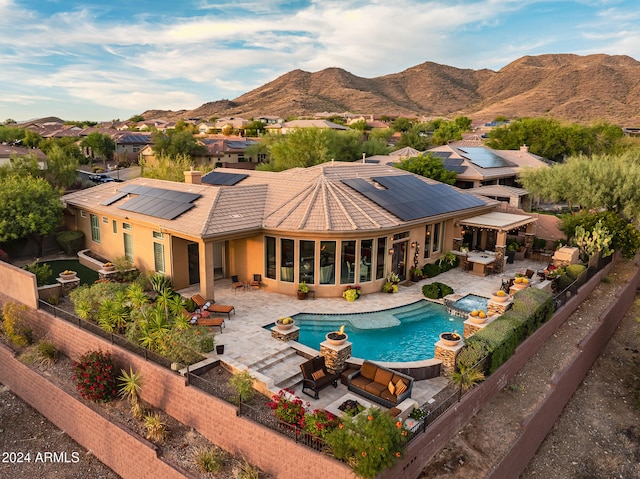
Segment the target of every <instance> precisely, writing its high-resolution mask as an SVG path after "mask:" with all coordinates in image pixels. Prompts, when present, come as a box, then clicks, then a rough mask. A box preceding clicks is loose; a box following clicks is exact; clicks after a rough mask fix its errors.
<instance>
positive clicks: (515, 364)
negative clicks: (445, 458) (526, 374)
mask: <svg viewBox="0 0 640 479" xmlns="http://www.w3.org/2000/svg"><path fill="white" fill-rule="evenodd" d="M615 263H616V261H612V262H611V263H610V264H609V265H607V266H606V267H605V268H603V269H602V270H601V271H600V272H598V273H597V274H596V275H595V276H594V277H593V278H591V280H590V281H589V282H587V283H586V284H585V285H583V286H582V288H580V289H579V290H578V293H577V294H576V295H575V296H573V297H572V298H571V299H570V300H569V301H567V303H566V304H565V306H564V307H563V308H561V309H560V310H559V311H558V312H556V314H554V315H553V317H552V318H551V319H550V320H549V321H547V322H546V323H545V324H544V325H542V326H541V327H540V328H539V329H538V330H537V331H536V332H535V333H534V334H532V335H531V336H530V337H529V338H527V339H526V340H525V341H524V342H523V343H522V344H520V346H518V348H517V349H516V352H515V354H514V355H513V356H512V357H511V358H510V359H509V361H508V362H506V363H505V364H503V365H502V366H500V367H499V368H498V369H497V370H496V371H495V372H494V373H493V374H491V375H490V376H489V377H488V378H487V379H486V380H485V381H483V382H482V383H480V384H479V385H478V386H476V387H475V388H474V389H473V390H471V391H470V392H468V393H467V394H465V395H464V396H463V397H462V399H461V400H460V401H459V402H458V403H456V404H455V405H454V406H453V407H451V408H450V409H448V410H447V411H446V412H445V413H444V414H442V415H441V416H440V417H439V418H438V419H436V420H435V421H434V422H433V423H432V424H430V425H429V427H428V428H427V431H426V433H425V434H422V435H420V436H419V437H418V438H417V439H415V440H414V441H412V442H411V444H409V447H408V448H407V451H406V453H405V456H404V457H403V458H402V460H401V461H399V462H398V463H397V464H396V466H395V467H394V468H393V469H391V470H390V471H388V472H387V473H385V474H384V478H385V479H406V478H411V477H419V476H420V473H421V471H422V469H423V468H424V467H426V465H427V464H428V463H429V461H430V460H431V458H432V457H433V456H434V455H435V454H436V453H437V452H438V451H440V450H441V449H442V448H443V447H444V446H446V444H447V443H448V442H449V441H450V440H451V438H452V437H453V436H454V435H455V434H457V433H458V431H459V430H460V429H461V428H462V427H463V426H464V425H465V424H466V423H467V422H468V421H469V420H470V419H471V418H472V417H473V416H474V415H475V414H476V413H477V412H478V411H479V410H480V409H482V407H483V406H484V405H485V404H487V403H488V402H489V401H491V400H492V399H493V398H494V397H495V396H496V395H497V394H498V393H500V391H501V390H502V389H503V388H504V387H505V386H506V385H507V384H508V383H509V381H510V380H511V379H512V378H513V377H514V376H515V375H516V374H517V373H518V371H520V369H522V367H523V366H524V365H525V364H526V363H527V361H529V360H530V359H531V358H532V357H533V356H534V355H535V354H536V353H537V352H538V350H539V349H540V348H541V347H542V346H543V345H544V343H545V342H546V341H547V340H548V339H549V337H550V336H551V335H553V334H554V333H555V331H556V330H557V329H558V328H559V327H560V326H561V325H562V324H563V323H564V322H565V321H566V320H567V319H568V318H569V317H570V316H571V315H572V314H573V312H574V311H575V310H576V308H577V307H578V306H579V305H580V304H581V303H582V302H583V301H584V300H585V299H586V298H587V297H588V296H589V294H590V293H591V292H592V291H593V290H594V289H595V288H596V286H597V285H598V284H599V283H600V281H602V278H603V277H604V276H606V275H607V274H608V273H609V272H610V271H611V269H612V268H613V267H614V265H615ZM639 283H640V270H639V271H638V272H637V273H636V275H635V276H634V277H633V278H632V280H630V281H629V282H628V283H627V285H626V287H625V288H624V292H621V293H620V296H624V298H627V299H625V301H623V302H621V304H620V307H616V308H615V312H614V311H612V310H611V308H610V309H609V310H608V311H607V313H605V314H603V315H602V318H601V320H602V323H601V324H599V325H598V326H597V327H596V328H594V330H593V331H592V332H591V334H590V337H593V338H598V334H601V333H603V332H602V331H600V328H605V329H604V330H605V331H609V332H610V335H609V336H608V337H606V338H598V343H597V344H596V343H593V344H590V347H589V355H581V358H580V360H579V364H580V366H573V364H572V366H570V367H575V368H576V370H574V369H571V370H570V371H567V372H564V374H567V373H568V374H578V375H579V374H581V373H582V371H584V374H582V376H578V377H576V378H573V379H572V381H570V382H569V383H567V384H565V383H564V382H563V383H562V384H556V386H557V389H558V391H559V393H558V395H557V396H555V397H554V398H553V401H552V402H553V403H554V405H553V407H550V409H549V410H547V409H545V410H543V411H542V413H543V414H552V412H553V411H555V410H556V408H558V407H559V411H562V408H563V407H564V406H565V405H566V403H567V402H568V400H569V399H570V398H571V396H572V395H573V393H574V392H575V390H576V389H577V387H578V386H579V385H580V383H581V382H582V379H583V378H584V375H585V374H586V372H587V371H588V370H589V368H590V367H591V365H592V364H593V362H594V361H595V359H596V358H597V357H598V355H599V354H600V353H601V352H602V350H603V349H604V347H605V346H606V344H607V342H608V340H609V338H610V336H611V334H613V331H615V328H616V327H617V325H618V324H619V321H620V320H621V318H622V317H623V316H624V314H625V312H626V311H627V310H628V308H629V306H630V304H631V302H630V301H633V296H635V291H636V288H637V286H638V284H639ZM627 295H629V296H627ZM629 297H630V299H629ZM605 324H606V326H605ZM585 341H586V340H585ZM581 344H582V343H581ZM574 363H575V361H574ZM564 374H562V375H559V376H558V378H557V381H559V380H563V379H564ZM546 407H549V406H546ZM534 414H535V413H534ZM558 414H559V412H558ZM535 419H538V418H535ZM556 419H557V414H556V415H555V416H553V417H552V418H549V419H548V420H545V421H544V422H542V423H541V424H538V423H537V422H536V420H533V421H528V422H527V423H526V424H523V427H525V428H526V427H527V426H533V424H535V430H534V429H532V430H531V431H530V433H529V434H530V435H529V436H527V440H528V441H531V443H530V444H529V443H527V442H526V441H519V443H518V444H517V445H514V446H513V448H512V449H511V450H510V451H509V453H508V457H505V458H504V459H503V460H502V462H501V463H502V464H504V465H503V466H501V467H505V468H507V467H509V466H511V467H515V468H518V467H521V468H522V469H524V467H526V465H527V464H528V463H529V461H530V460H531V458H532V457H533V454H535V451H536V450H537V449H538V447H539V445H540V443H541V442H542V440H544V438H545V437H546V435H547V433H548V432H549V430H550V429H551V427H552V426H553V424H554V422H555V421H556ZM532 422H533V424H532ZM524 445H526V446H527V447H526V449H522V450H521V449H520V447H521V446H522V447H523V446H524ZM527 454H529V455H527ZM515 458H517V460H516V459H515ZM510 463H511V464H510ZM518 465H520V466H518ZM518 474H519V473H511V471H510V470H509V471H503V470H502V469H500V470H499V471H496V473H495V474H492V475H491V476H490V477H491V478H496V479H497V478H504V477H518Z"/></svg>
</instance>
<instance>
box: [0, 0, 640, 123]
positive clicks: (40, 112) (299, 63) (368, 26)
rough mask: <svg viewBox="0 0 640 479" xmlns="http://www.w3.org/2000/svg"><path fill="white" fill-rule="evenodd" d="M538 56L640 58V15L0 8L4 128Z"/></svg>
mask: <svg viewBox="0 0 640 479" xmlns="http://www.w3.org/2000/svg"><path fill="white" fill-rule="evenodd" d="M545 53H575V54H579V55H588V54H592V53H607V54H612V55H613V54H616V55H629V56H631V57H633V58H635V59H640V3H639V2H638V0H565V1H563V0H259V1H256V0H219V1H215V0H173V1H165V0H153V1H151V0H137V1H134V0H110V1H107V2H105V1H104V0H101V1H94V0H85V1H75V0H0V121H4V120H5V119H8V118H13V119H15V120H18V121H24V120H28V119H31V118H36V117H42V116H50V115H53V116H59V117H61V118H63V119H65V120H85V119H87V120H111V119H115V118H119V119H126V118H129V117H130V116H132V115H133V114H136V113H142V112H143V111H145V110H147V109H172V110H178V109H192V108H196V107H198V106H200V105H201V104H203V103H206V102H208V101H216V100H220V99H234V98H236V97H238V96H240V95H241V94H243V93H246V92H248V91H250V90H252V89H254V88H257V87H259V86H261V85H264V84H265V83H268V82H270V81H272V80H274V79H276V78H277V77H279V76H280V75H282V74H285V73H287V72H289V71H291V70H294V69H302V70H306V71H311V72H315V71H319V70H322V69H324V68H328V67H340V68H344V69H345V70H348V71H350V72H351V73H353V74H355V75H358V76H362V77H366V78H371V77H376V76H381V75H386V74H391V73H397V72H400V71H403V70H405V69H407V68H410V67H412V66H415V65H418V64H420V63H423V62H426V61H431V62H436V63H441V64H444V65H451V66H455V67H458V68H471V69H482V68H489V69H491V70H496V71H497V70H499V69H500V68H502V67H504V66H505V65H507V64H508V63H510V62H511V61H513V60H516V59H517V58H520V57H522V56H524V55H540V54H545ZM269 113H270V112H268V111H265V112H264V114H269Z"/></svg>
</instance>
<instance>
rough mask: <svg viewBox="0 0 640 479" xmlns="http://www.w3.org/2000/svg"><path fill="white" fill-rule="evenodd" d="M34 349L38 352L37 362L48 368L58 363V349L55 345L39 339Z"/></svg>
mask: <svg viewBox="0 0 640 479" xmlns="http://www.w3.org/2000/svg"><path fill="white" fill-rule="evenodd" d="M36 349H37V350H38V362H39V363H40V364H42V365H43V366H45V367H49V366H52V365H54V364H55V363H56V362H58V349H57V348H56V345H55V344H53V343H52V342H51V341H49V340H47V339H41V340H40V342H38V344H37V347H36Z"/></svg>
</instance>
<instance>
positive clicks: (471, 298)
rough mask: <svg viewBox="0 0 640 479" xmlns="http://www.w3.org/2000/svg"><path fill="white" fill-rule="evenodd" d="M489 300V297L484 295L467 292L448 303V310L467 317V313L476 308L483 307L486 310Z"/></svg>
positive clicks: (450, 312)
mask: <svg viewBox="0 0 640 479" xmlns="http://www.w3.org/2000/svg"><path fill="white" fill-rule="evenodd" d="M488 302H489V298H485V297H484V296H478V295H477V294H467V295H466V296H463V297H462V298H460V299H458V300H456V301H454V302H452V303H447V310H448V311H449V314H453V315H456V316H460V317H463V318H466V317H467V314H469V313H470V312H471V311H473V310H474V309H482V310H484V311H486V310H487V303H488Z"/></svg>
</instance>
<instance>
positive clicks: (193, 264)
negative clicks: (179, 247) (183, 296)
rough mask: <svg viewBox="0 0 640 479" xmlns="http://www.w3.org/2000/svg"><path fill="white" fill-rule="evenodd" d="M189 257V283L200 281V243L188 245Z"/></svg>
mask: <svg viewBox="0 0 640 479" xmlns="http://www.w3.org/2000/svg"><path fill="white" fill-rule="evenodd" d="M187 257H188V263H189V284H196V283H199V282H200V252H199V251H198V243H189V244H188V245H187Z"/></svg>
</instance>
